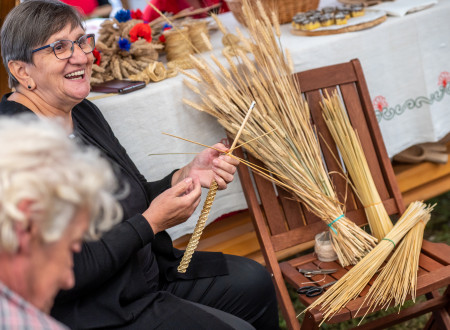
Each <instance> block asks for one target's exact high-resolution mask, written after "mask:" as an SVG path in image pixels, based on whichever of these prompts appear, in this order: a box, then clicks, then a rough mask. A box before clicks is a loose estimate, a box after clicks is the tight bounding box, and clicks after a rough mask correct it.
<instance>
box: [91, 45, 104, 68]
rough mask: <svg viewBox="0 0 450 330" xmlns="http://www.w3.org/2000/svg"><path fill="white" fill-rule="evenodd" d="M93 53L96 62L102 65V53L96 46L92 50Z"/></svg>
mask: <svg viewBox="0 0 450 330" xmlns="http://www.w3.org/2000/svg"><path fill="white" fill-rule="evenodd" d="M92 55H94V58H95V62H94V64H97V65H100V61H101V60H102V55H101V54H100V52H99V51H98V50H97V48H94V50H93V51H92Z"/></svg>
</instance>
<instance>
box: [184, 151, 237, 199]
mask: <svg viewBox="0 0 450 330" xmlns="http://www.w3.org/2000/svg"><path fill="white" fill-rule="evenodd" d="M213 148H215V149H217V150H221V151H222V152H219V151H217V150H215V149H211V148H207V149H205V150H203V151H202V152H201V153H199V154H198V155H197V156H195V158H194V159H193V160H192V162H190V163H189V164H188V165H186V166H185V167H183V168H182V169H180V175H179V177H178V179H177V180H176V181H177V182H178V181H180V180H183V179H184V178H187V177H192V178H193V177H198V178H199V180H200V184H201V185H202V187H205V188H209V187H210V185H211V182H212V180H213V179H214V180H216V182H217V184H218V186H219V189H220V190H222V189H225V188H226V187H227V184H228V183H230V182H231V181H233V178H234V174H235V173H236V166H237V165H238V164H239V161H238V160H237V159H235V158H233V157H230V156H227V155H225V153H226V152H227V151H228V149H227V148H226V147H225V146H224V145H223V144H222V143H217V144H215V145H213Z"/></svg>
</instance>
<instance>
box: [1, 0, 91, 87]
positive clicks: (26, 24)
mask: <svg viewBox="0 0 450 330" xmlns="http://www.w3.org/2000/svg"><path fill="white" fill-rule="evenodd" d="M68 24H70V26H71V28H72V29H75V28H76V27H78V26H80V27H81V28H83V30H85V27H84V20H83V18H82V17H81V15H80V13H79V12H78V11H77V10H76V9H75V8H74V7H72V6H69V5H67V4H65V3H63V2H60V1H57V0H29V1H25V2H23V3H21V4H19V5H18V6H17V7H15V8H13V9H12V10H11V12H10V13H9V14H8V15H7V16H6V19H5V22H4V23H3V26H2V31H1V36H0V40H1V49H2V59H3V65H4V66H5V68H6V72H8V76H9V78H8V82H9V87H10V88H13V87H16V86H17V85H18V84H19V82H18V81H17V79H16V78H15V77H14V76H13V75H12V74H11V72H9V69H8V62H9V61H23V62H25V63H33V61H32V55H33V54H32V50H33V49H35V48H37V47H38V46H42V45H43V44H44V42H46V41H47V40H48V39H49V38H50V37H51V36H52V35H54V34H55V33H57V32H59V31H62V30H64V28H65V27H66V26H67V25H68Z"/></svg>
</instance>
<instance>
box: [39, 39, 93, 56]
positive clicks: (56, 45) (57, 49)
mask: <svg viewBox="0 0 450 330" xmlns="http://www.w3.org/2000/svg"><path fill="white" fill-rule="evenodd" d="M74 44H77V45H78V46H79V47H80V48H81V50H82V51H83V52H84V53H85V54H89V53H91V52H92V51H93V50H94V48H95V35H94V34H85V35H84V36H81V37H79V38H78V40H75V41H72V40H58V41H55V42H52V43H51V44H49V45H46V46H42V47H39V48H36V49H35V50H33V51H32V53H35V52H37V51H40V50H42V49H45V48H49V47H52V48H53V53H54V54H55V56H56V58H58V59H60V60H65V59H68V58H69V57H71V56H72V54H73V47H74Z"/></svg>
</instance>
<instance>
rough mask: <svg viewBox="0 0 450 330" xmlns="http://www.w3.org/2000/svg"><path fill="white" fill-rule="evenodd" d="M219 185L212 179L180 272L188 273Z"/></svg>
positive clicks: (243, 124) (180, 266) (246, 117)
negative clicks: (187, 270)
mask: <svg viewBox="0 0 450 330" xmlns="http://www.w3.org/2000/svg"><path fill="white" fill-rule="evenodd" d="M255 105H256V102H255V101H253V102H252V103H251V105H250V108H249V109H248V112H247V114H246V115H245V118H244V121H243V122H242V124H241V127H240V128H239V131H238V132H237V133H236V136H235V138H234V141H233V143H232V145H231V148H230V151H229V153H230V154H231V153H232V152H233V149H234V148H235V147H236V144H237V142H238V140H239V137H240V136H241V134H242V132H243V130H244V126H245V124H246V123H247V121H248V119H249V118H250V115H251V113H252V111H253V108H254V107H255ZM217 189H218V185H217V182H216V180H214V179H213V180H212V182H211V186H210V188H209V191H208V195H207V196H206V200H205V203H204V204H203V209H202V212H201V213H200V217H199V219H198V221H197V225H196V226H195V229H194V233H193V234H192V236H191V238H190V239H189V243H188V246H187V248H186V251H184V255H183V258H182V259H181V262H180V265H179V266H178V268H177V270H178V272H179V273H186V269H187V268H188V266H189V263H190V262H191V258H192V254H193V253H194V250H195V249H196V248H197V245H198V241H199V240H200V236H201V235H202V233H203V229H204V228H205V223H206V220H207V219H208V215H209V211H210V210H211V205H212V203H213V202H214V198H215V197H216V193H217Z"/></svg>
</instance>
